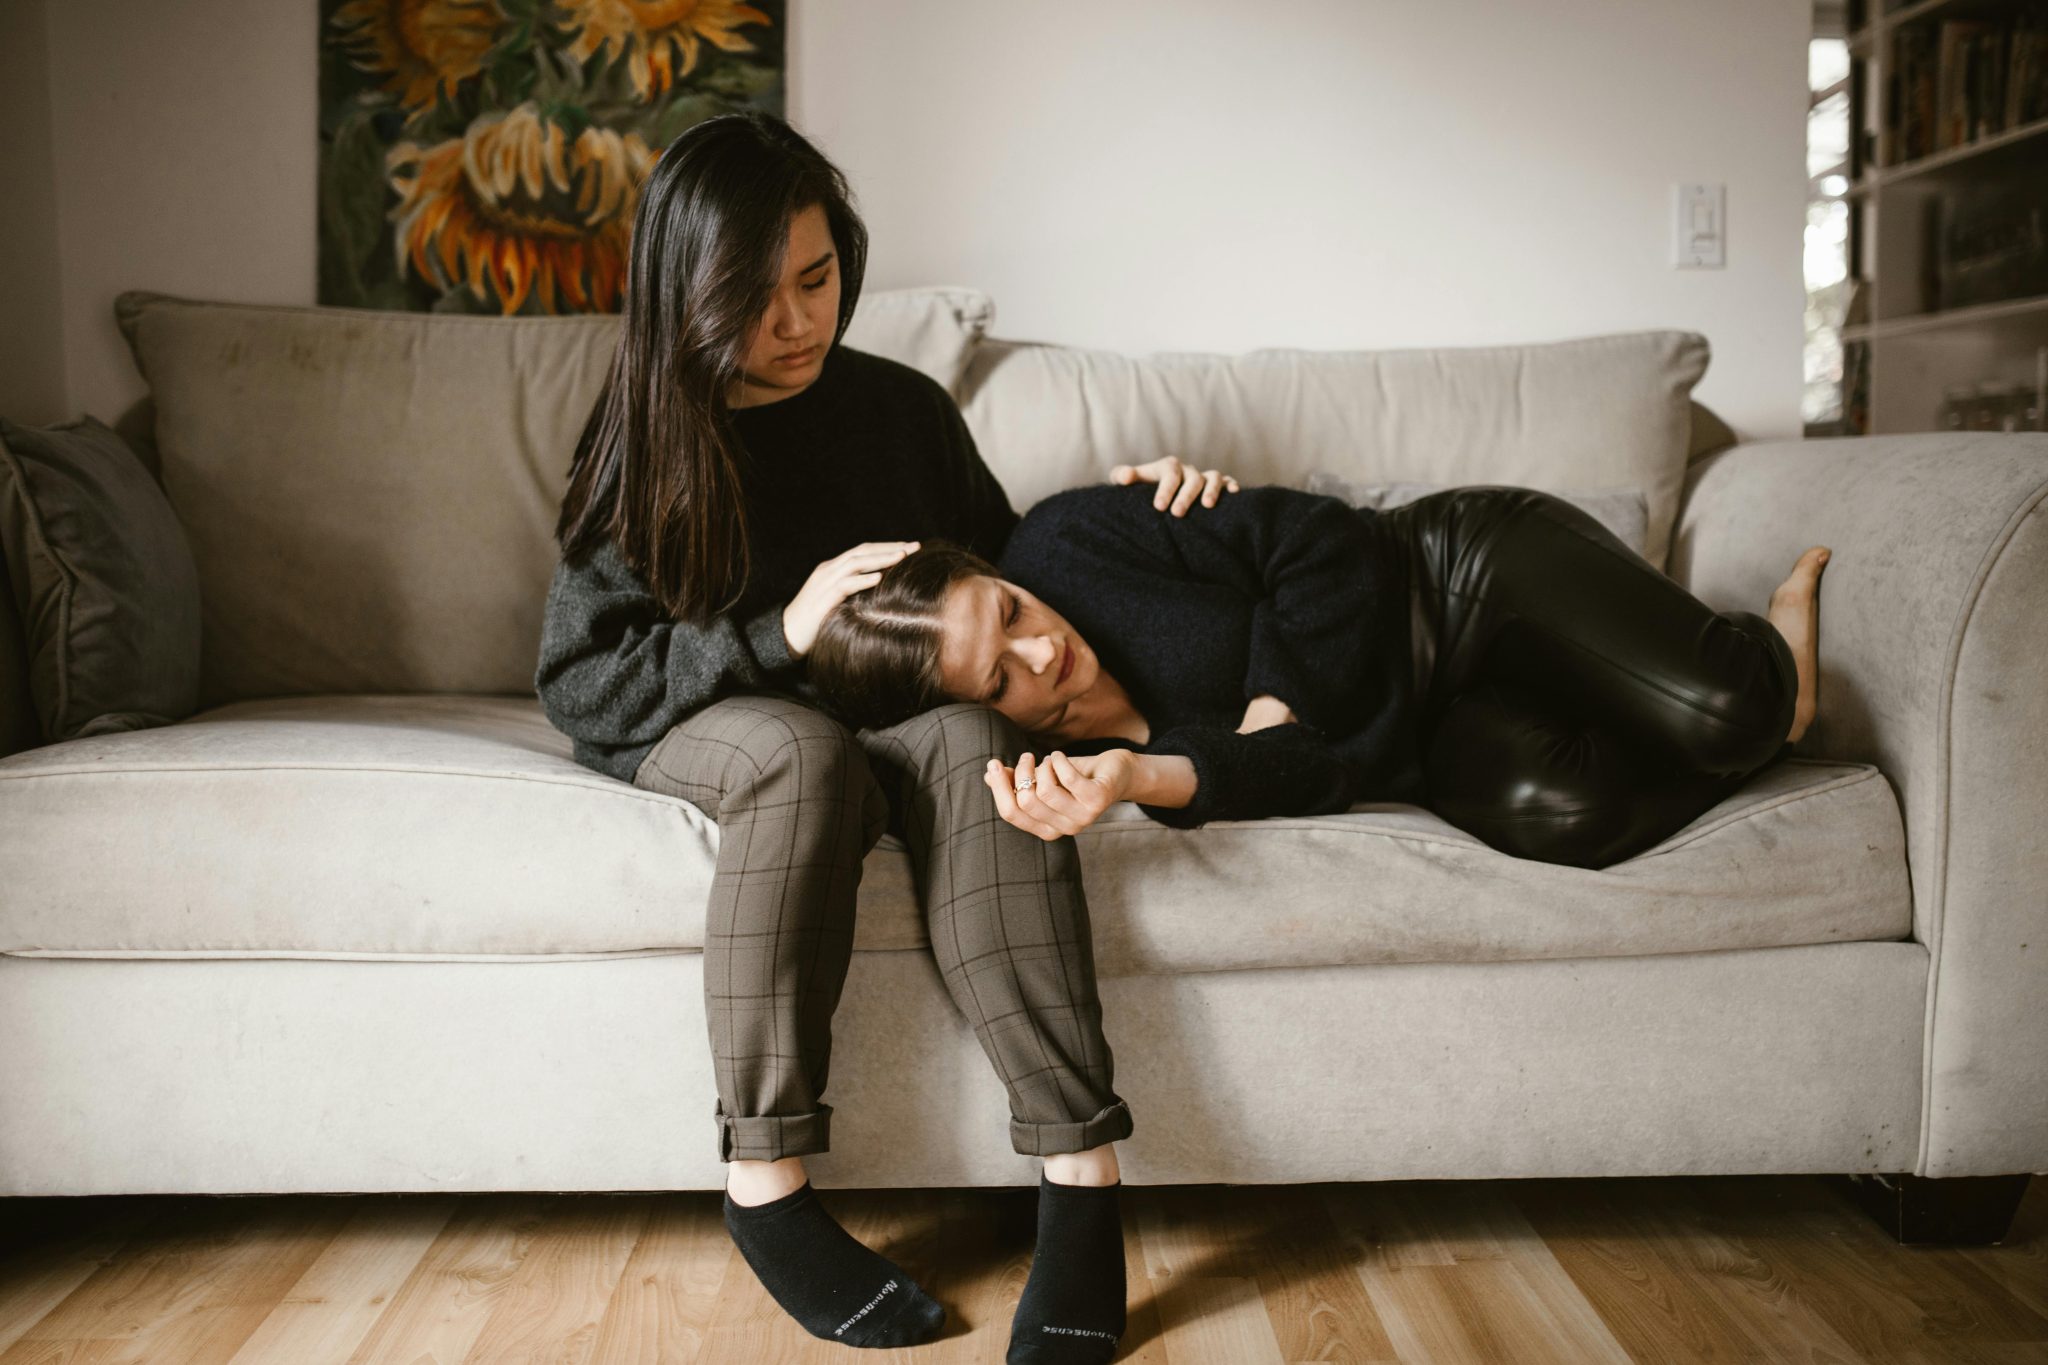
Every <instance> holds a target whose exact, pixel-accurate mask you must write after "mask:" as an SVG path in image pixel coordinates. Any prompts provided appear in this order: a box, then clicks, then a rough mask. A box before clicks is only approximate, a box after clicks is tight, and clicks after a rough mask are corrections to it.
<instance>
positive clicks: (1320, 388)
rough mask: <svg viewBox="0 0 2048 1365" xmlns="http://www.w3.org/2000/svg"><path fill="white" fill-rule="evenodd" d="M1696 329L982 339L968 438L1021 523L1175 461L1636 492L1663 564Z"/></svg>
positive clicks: (1703, 350) (1674, 509) (1287, 477)
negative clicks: (1398, 336)
mask: <svg viewBox="0 0 2048 1365" xmlns="http://www.w3.org/2000/svg"><path fill="white" fill-rule="evenodd" d="M1708 359H1709V347H1708V343H1707V339H1706V337H1704V336H1702V335H1701V334H1699V333H1697V332H1687V331H1674V330H1661V331H1643V332H1623V333H1615V334H1612V335H1606V336H1589V337H1580V338H1574V339H1571V340H1566V341H1552V342H1541V343H1534V344H1529V345H1521V346H1469V347H1439V348H1430V349H1409V350H1386V351H1304V350H1261V351H1250V352H1247V353H1245V354H1242V355H1207V354H1191V353H1177V352H1168V353H1159V354H1154V355H1149V356H1128V355H1122V354H1118V353H1115V352H1110V351H1094V350H1085V349H1081V348H1079V347H1072V346H1054V345H1045V344H1040V343H1034V342H1017V341H1001V340H995V339H989V340H985V341H983V342H982V343H981V344H980V345H979V346H977V347H976V348H975V350H974V355H973V359H972V361H971V362H970V364H969V366H968V372H967V380H966V384H965V405H964V406H965V410H966V414H967V421H968V426H969V427H970V429H971V430H972V431H973V432H974V439H975V443H976V445H978V446H979V447H980V449H981V454H982V458H983V459H984V460H986V461H987V462H988V465H989V468H990V469H992V470H994V471H995V474H996V477H997V478H999V479H1001V480H1002V482H1003V486H1004V487H1005V488H1006V489H1008V490H1009V493H1010V497H1011V501H1012V502H1013V503H1014V504H1015V505H1016V506H1017V508H1018V510H1019V511H1022V510H1024V509H1025V508H1027V507H1029V506H1030V505H1031V504H1032V503H1034V502H1036V501H1038V500H1039V499H1040V498H1042V497H1045V496H1046V495H1047V494H1049V493H1054V492H1057V491H1059V490H1060V489H1063V488H1071V487H1073V486H1075V485H1077V484H1083V483H1091V482H1096V481H1099V480H1101V479H1103V478H1106V477H1107V476H1108V474H1109V471H1110V469H1111V468H1112V467H1113V466H1115V465H1119V464H1142V463H1144V462H1146V461H1148V460H1155V459H1158V458H1159V457H1160V456H1162V455H1175V456H1178V457H1179V458H1180V459H1182V460H1185V461H1187V462H1189V463H1191V464H1196V465H1200V466H1201V467H1203V468H1219V467H1220V468H1222V469H1223V470H1225V471H1226V472H1228V473H1231V474H1234V475H1236V476H1237V477H1238V479H1239V480H1241V481H1242V482H1245V483H1283V484H1288V485H1290V486H1292V487H1297V488H1299V487H1302V486H1304V485H1305V484H1306V483H1307V481H1308V479H1309V477H1310V476H1311V475H1312V474H1314V473H1315V472H1316V471H1319V470H1327V471H1330V472H1332V473H1335V474H1337V475H1340V476H1342V477H1344V478H1348V479H1351V480H1353V481H1355V482H1358V483H1369V484H1396V483H1428V484H1439V485H1441V484H1476V483H1506V484H1521V485H1524V486H1527V487H1530V488H1542V489H1545V490H1548V491H1550V492H1554V493H1562V492H1565V491H1567V490H1578V489H1630V488H1632V489H1639V490H1641V492H1642V494H1643V499H1644V503H1645V505H1646V507H1647V525H1646V527H1645V537H1644V539H1645V548H1644V558H1646V559H1648V560H1649V561H1650V562H1651V563H1652V564H1654V565H1656V566H1657V567H1658V568H1659V569H1663V568H1664V567H1665V566H1666V560H1667V556H1668V554H1669V549H1670V543H1671V527H1672V524H1673V522H1674V521H1675V520H1676V518H1677V513H1678V498H1679V492H1680V490H1681V488H1682V487H1683V485H1684V482H1685V469H1686V459H1687V455H1688V454H1689V452H1690V449H1691V445H1692V437H1693V423H1692V413H1691V401H1690V400H1691V393H1692V388H1693V386H1694V385H1695V384H1697V383H1698V382H1699V381H1700V378H1701V376H1703V375H1704V374H1705V373H1706V370H1707V361H1708Z"/></svg>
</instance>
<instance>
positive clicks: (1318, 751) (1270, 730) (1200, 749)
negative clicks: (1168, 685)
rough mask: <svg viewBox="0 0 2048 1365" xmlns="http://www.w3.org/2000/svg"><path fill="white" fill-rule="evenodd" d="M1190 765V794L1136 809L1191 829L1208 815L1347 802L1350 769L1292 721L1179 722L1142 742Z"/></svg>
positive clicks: (1316, 808)
mask: <svg viewBox="0 0 2048 1365" xmlns="http://www.w3.org/2000/svg"><path fill="white" fill-rule="evenodd" d="M1145 752H1146V753H1148V754H1179V755H1181V756H1183V757H1185V758H1187V759H1188V760H1189V761H1191V762H1192V763H1193V764H1194V765H1195V797H1194V800H1192V801H1191V802H1189V803H1188V804H1187V805H1185V806H1148V805H1145V804H1143V803H1140V804H1139V806H1138V809H1139V810H1141V811H1143V812H1144V813H1145V814H1146V815H1148V816H1150V817H1151V818H1152V819H1154V820H1157V821H1158V822H1159V823H1160V824H1162V825H1171V826H1173V827H1174V828H1176V829H1194V828H1196V827H1197V826H1200V825H1203V824H1206V823H1207V822H1209V821H1211V820H1257V819H1261V818H1263V817H1265V816H1269V815H1334V814H1338V813H1340V812H1343V811H1346V810H1349V809H1350V808H1351V786H1352V783H1351V774H1350V770H1349V769H1348V768H1346V766H1345V765H1344V762H1343V760H1341V759H1340V758H1339V757H1338V756H1337V755H1336V754H1335V753H1334V752H1332V751H1331V749H1330V747H1329V745H1328V744H1327V743H1326V742H1325V741H1324V738H1323V736H1322V735H1321V734H1320V733H1319V732H1318V731H1317V730H1316V729H1315V727H1313V726H1310V725H1304V724H1301V723H1299V722H1295V723H1293V724H1288V725H1271V726H1267V727H1266V728H1265V729H1263V730H1254V731H1252V732H1251V733H1250V734H1239V733H1238V732H1237V731H1235V730H1226V729H1224V728H1222V727H1221V726H1216V725H1180V726H1175V727H1174V728H1173V729H1171V730H1168V731H1167V732H1166V733H1165V734H1163V735H1160V736H1158V737H1157V738H1155V739H1154V740H1153V741H1152V742H1151V743H1150V744H1148V745H1146V746H1145Z"/></svg>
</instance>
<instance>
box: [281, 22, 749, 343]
mask: <svg viewBox="0 0 2048 1365" xmlns="http://www.w3.org/2000/svg"><path fill="white" fill-rule="evenodd" d="M785 12H786V0H753V3H750V4H742V3H740V0H320V295H319V301H320V302H321V303H323V304H333V305H338V306H343V307H355V308H384V309H402V310H409V311H420V312H436V313H492V314H500V315H511V314H515V313H525V314H547V313H610V312H617V311H618V309H619V300H620V292H621V290H622V288H623V285H624V281H625V272H626V258H627V249H628V246H629V245H630V243H631V239H632V231H633V210H634V206H635V205H636V204H637V203H638V201H639V197H640V186H641V184H642V182H643V181H644V180H645V179H646V177H647V173H648V172H649V171H650V170H651V169H652V168H653V166H654V162H655V160H656V159H657V158H658V157H659V156H660V155H661V149H662V148H664V147H666V146H667V145H668V143H669V140H670V139H671V138H673V137H675V136H676V135H677V134H678V133H680V132H682V131H683V130H684V129H685V128H688V127H690V126H691V125H692V124H694V123H697V122H699V121H700V120H702V119H706V118H709V117H711V116H712V115H713V114H720V113H724V112H726V111H728V110H732V109H762V110H766V111H768V112H769V113H773V114H777V115H780V114H781V113H782V112H783V31H784V22H785V18H784V16H785Z"/></svg>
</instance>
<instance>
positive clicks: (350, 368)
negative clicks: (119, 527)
mask: <svg viewBox="0 0 2048 1365" xmlns="http://www.w3.org/2000/svg"><path fill="white" fill-rule="evenodd" d="M989 313H990V305H989V301H988V299H987V296H986V295H982V294H978V293H976V292H975V291H973V290H968V289H919V290H898V291H874V292H870V293H868V294H867V295H865V296H864V297H863V298H862V300H861V303H860V307H859V309H858V311H857V312H856V314H855V317H854V320H853V322H852V324H851V325H850V326H849V327H848V329H847V334H846V344H848V345H851V346H854V347H855V348H857V349H860V350H867V351H872V352H874V353H876V354H880V355H886V356H889V357H890V358H891V359H896V360H901V361H903V362H904V363H906V364H909V365H913V366H916V367H917V368H919V369H921V370H923V371H924V372H925V373H927V374H930V375H931V376H932V377H933V378H935V379H937V380H939V382H941V383H943V384H946V385H947V386H948V387H949V388H954V387H955V386H956V385H957V384H958V382H959V380H960V377H961V373H962V371H963V370H964V369H965V367H966V363H967V357H968V354H969V352H970V349H971V347H972V344H973V342H974V341H975V340H976V339H977V338H978V336H979V335H980V329H981V328H982V327H984V326H985V325H986V323H987V319H988V316H989ZM115 314H116V317H117V319H118V320H119V322H120V324H121V329H122V332H123V334H124V335H125V336H126V338H127V340H128V344H129V347H130V349H131V350H132V351H133V353H134V356H135V362H136V365H137V367H138V368H139V369H140V370H141V372H142V375H143V378H144V379H146V380H147V381H148V383H149V386H150V390H151V396H152V398H153V399H154V404H155V413H156V430H155V445H156V450H157V457H158V460H159V462H160V466H161V468H160V475H161V478H162V482H163V487H164V492H165V494H166V495H167V496H168V497H169V499H170V503H171V506H172V508H173V510H175V511H176V513H177V515H178V518H179V520H180V522H182V523H183V525H184V527H185V531H186V535H187V538H188V540H189V542H190V544H191V547H192V554H193V558H194V561H195V562H196V565H197V568H198V573H199V585H200V600H201V623H202V624H201V634H202V644H201V672H200V687H199V702H198V704H199V705H200V706H201V707H210V706H214V705H218V704H221V703H225V702H230V701H239V700H243V699H247V698H253V697H267V696H292V695H302V694H308V693H327V692H336V693H364V692H367V693H392V692H466V693H502V694H526V695H531V693H532V691H533V668H534V660H535V658H537V657H538V654H539V648H540V620H541V609H542V606H543V604H544V602H545V601H546V598H547V588H548V579H549V576H550V575H551V574H552V573H553V571H554V567H555V562H556V559H557V556H558V553H559V552H558V550H557V547H556V545H555V541H554V526H555V517H556V514H557V512H558V511H559V509H560V506H561V500H562V492H563V489H564V487H565V486H566V484H567V481H568V474H569V461H570V459H571V457H572V456H573V454H574V453H575V448H576V440H577V437H578V436H579V435H580V434H581V432H582V429H583V424H584V421H585V419H586V418H587V417H588V416H589V414H590V410H591V407H592V405H593V404H594V403H595V402H596V401H597V396H598V393H599V392H600V390H601V389H602V388H603V384H604V375H605V370H606V367H607V366H608V365H609V363H610V361H611V354H612V348H613V345H614V342H615V339H616V336H617V332H618V325H619V318H618V316H617V315H616V314H588V315H582V316H574V317H517V318H497V317H475V316H461V315H447V314H428V313H403V312H380V311H375V310H368V309H354V308H322V307H307V306H288V305H259V304H236V303H217V302H204V301H199V300H192V299H181V298H174V297H171V296H168V295H164V294H157V293H151V292H146V291H131V292H128V293H124V294H122V295H121V296H120V297H119V299H118V300H117V301H116V303H115ZM955 391H956V392H957V388H956V389H955Z"/></svg>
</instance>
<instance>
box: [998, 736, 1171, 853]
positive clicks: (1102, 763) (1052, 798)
mask: <svg viewBox="0 0 2048 1365" xmlns="http://www.w3.org/2000/svg"><path fill="white" fill-rule="evenodd" d="M1138 758H1139V755H1137V754H1135V753H1133V752H1131V751H1130V750H1129V749H1109V750H1105V751H1104V752H1102V753H1099V754H1086V755H1079V756H1076V757H1072V758H1069V757H1068V756H1067V755H1066V754H1063V753H1061V752H1060V751H1059V750H1057V749H1055V750H1053V751H1052V752H1051V753H1049V754H1047V755H1046V756H1045V761H1044V762H1043V763H1040V762H1037V761H1035V760H1034V758H1033V756H1032V755H1030V754H1028V753H1027V754H1020V755H1018V758H1017V766H1016V767H1015V768H1012V767H1010V766H1008V765H1007V764H1005V763H1004V762H1003V761H1002V760H1001V759H999V758H992V759H990V760H989V761H988V769H987V771H986V772H984V773H983V774H982V780H983V781H985V782H987V783H988V787H989V790H990V791H991V792H993V793H994V794H995V798H996V809H997V810H998V811H1000V812H1001V813H1002V817H1003V818H1004V819H1005V820H1008V821H1009V822H1010V823H1011V824H1013V825H1015V826H1017V828H1019V829H1023V830H1029V831H1030V832H1031V833H1033V834H1036V835H1037V836H1038V837H1039V838H1041V839H1044V840H1047V841H1048V842H1050V841H1051V840H1054V839H1059V838H1063V837H1065V836H1066V835H1069V834H1079V833H1080V832H1081V831H1082V830H1084V829H1086V828H1088V826H1090V825H1092V824H1094V823H1095V820H1096V818H1097V817H1098V816H1100V815H1101V814H1102V812H1104V811H1106V810H1108V809H1109V808H1110V807H1111V806H1113V805H1115V804H1116V803H1117V802H1119V801H1123V800H1127V799H1129V794H1130V791H1131V787H1132V783H1133V781H1134V780H1135V778H1136V777H1137V773H1138ZM1025 778H1028V779H1030V780H1031V782H1032V785H1031V786H1030V787H1027V788H1026V789H1024V790H1023V791H1021V792H1020V791H1018V790H1017V783H1018V781H1019V780H1020V779H1025Z"/></svg>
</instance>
